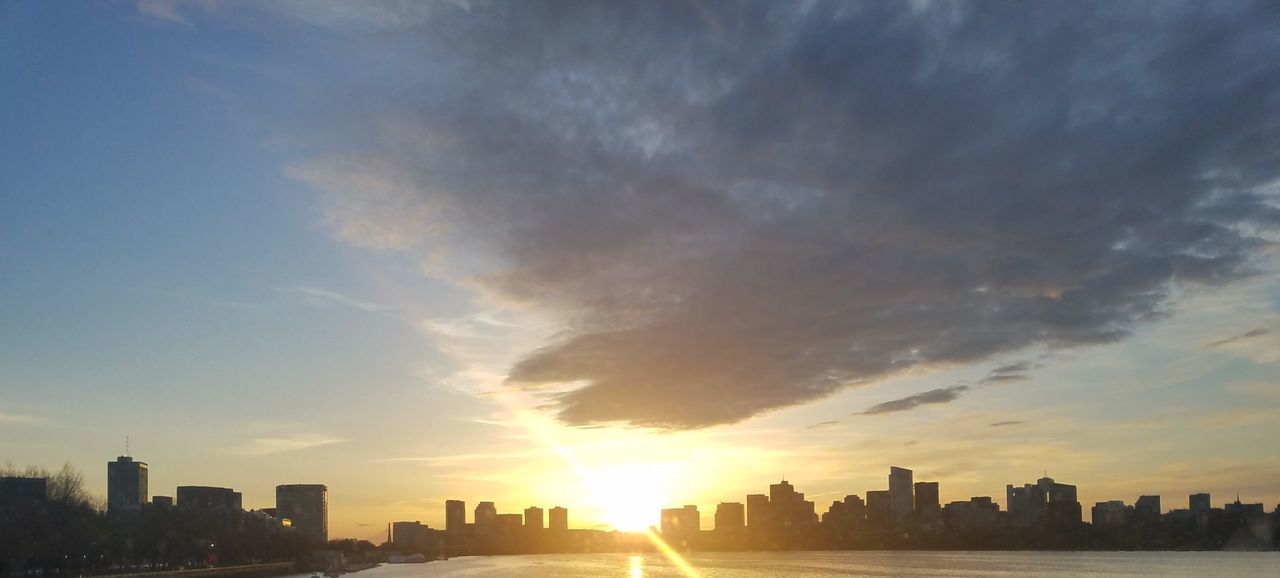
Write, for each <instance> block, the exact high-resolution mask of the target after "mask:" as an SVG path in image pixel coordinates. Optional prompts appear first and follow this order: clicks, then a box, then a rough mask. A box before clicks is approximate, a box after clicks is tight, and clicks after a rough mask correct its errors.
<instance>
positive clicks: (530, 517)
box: [524, 506, 545, 530]
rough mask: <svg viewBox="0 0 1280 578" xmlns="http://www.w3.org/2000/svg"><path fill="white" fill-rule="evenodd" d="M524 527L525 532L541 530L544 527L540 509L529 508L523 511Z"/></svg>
mask: <svg viewBox="0 0 1280 578" xmlns="http://www.w3.org/2000/svg"><path fill="white" fill-rule="evenodd" d="M524 527H525V529H527V530H541V529H543V528H544V527H545V526H544V525H543V519H542V508H539V507H537V506H530V507H528V508H525V509H524Z"/></svg>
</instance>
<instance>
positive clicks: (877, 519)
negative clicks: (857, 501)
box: [867, 490, 890, 528]
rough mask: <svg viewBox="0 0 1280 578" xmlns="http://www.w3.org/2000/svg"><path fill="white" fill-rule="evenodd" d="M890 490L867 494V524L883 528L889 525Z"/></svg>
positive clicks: (874, 491) (872, 491)
mask: <svg viewBox="0 0 1280 578" xmlns="http://www.w3.org/2000/svg"><path fill="white" fill-rule="evenodd" d="M889 520H890V517H889V490H869V491H868V492H867V524H868V525H871V526H874V527H877V528H878V527H883V526H886V525H888V524H889Z"/></svg>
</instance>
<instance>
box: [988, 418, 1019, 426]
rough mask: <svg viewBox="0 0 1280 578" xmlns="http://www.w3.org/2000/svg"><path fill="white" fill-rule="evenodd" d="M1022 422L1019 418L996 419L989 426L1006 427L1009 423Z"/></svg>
mask: <svg viewBox="0 0 1280 578" xmlns="http://www.w3.org/2000/svg"><path fill="white" fill-rule="evenodd" d="M1023 423H1024V422H1023V421H1021V420H1008V421H998V422H995V423H993V424H991V427H1008V426H1011V425H1022V424H1023Z"/></svg>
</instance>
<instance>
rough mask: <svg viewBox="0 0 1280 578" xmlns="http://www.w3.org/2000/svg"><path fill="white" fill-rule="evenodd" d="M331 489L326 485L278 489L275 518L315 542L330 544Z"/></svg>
mask: <svg viewBox="0 0 1280 578" xmlns="http://www.w3.org/2000/svg"><path fill="white" fill-rule="evenodd" d="M328 494H329V488H328V487H327V486H325V485H324V484H286V485H281V486H276V515H278V516H279V517H281V518H287V519H289V520H290V521H291V522H292V523H293V527H294V528H295V529H296V530H297V532H298V534H299V535H301V536H305V537H307V539H309V540H310V541H311V542H313V543H320V544H323V543H325V542H328V541H329V498H328Z"/></svg>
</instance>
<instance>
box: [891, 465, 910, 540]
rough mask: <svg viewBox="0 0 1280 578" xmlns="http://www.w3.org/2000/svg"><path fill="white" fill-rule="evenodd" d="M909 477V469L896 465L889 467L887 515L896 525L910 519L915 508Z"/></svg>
mask: <svg viewBox="0 0 1280 578" xmlns="http://www.w3.org/2000/svg"><path fill="white" fill-rule="evenodd" d="M911 478H912V472H911V470H908V469H906V468H900V467H898V466H891V467H890V468H889V516H890V518H892V520H893V523H894V524H895V525H898V526H904V525H906V524H907V522H909V521H911V514H912V512H913V511H914V508H915V499H914V497H913V496H912V483H911Z"/></svg>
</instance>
